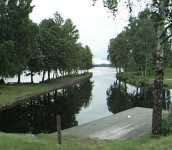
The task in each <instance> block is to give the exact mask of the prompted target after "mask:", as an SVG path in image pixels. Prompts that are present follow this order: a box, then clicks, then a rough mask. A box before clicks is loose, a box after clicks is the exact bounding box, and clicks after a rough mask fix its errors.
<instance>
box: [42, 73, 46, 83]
mask: <svg viewBox="0 0 172 150" xmlns="http://www.w3.org/2000/svg"><path fill="white" fill-rule="evenodd" d="M44 81H45V70H44V71H43V75H42V83H44Z"/></svg>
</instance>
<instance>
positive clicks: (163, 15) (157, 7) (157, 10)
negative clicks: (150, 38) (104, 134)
mask: <svg viewBox="0 0 172 150" xmlns="http://www.w3.org/2000/svg"><path fill="white" fill-rule="evenodd" d="M93 1H94V2H95V1H96V0H93ZM103 2H104V5H105V7H107V8H109V9H110V10H112V12H113V13H114V14H116V12H117V11H118V9H117V8H118V4H119V2H120V1H118V0H104V1H103ZM123 2H126V4H127V6H128V8H129V11H130V12H132V1H131V0H123ZM141 2H142V1H141ZM147 3H148V2H147ZM148 4H149V3H148ZM150 9H151V11H152V16H153V18H154V25H155V29H156V37H155V38H156V40H157V44H156V52H155V60H156V62H155V81H154V105H153V121H152V133H153V134H154V135H159V134H160V133H161V120H162V100H163V94H162V93H163V92H162V91H163V78H164V69H163V58H164V50H163V47H164V42H165V41H166V40H168V39H169V38H170V37H171V33H170V35H169V34H168V33H169V32H168V31H170V30H168V29H170V28H171V27H172V23H171V14H172V5H171V0H152V4H151V7H150Z"/></svg>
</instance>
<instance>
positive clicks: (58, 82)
mask: <svg viewBox="0 0 172 150" xmlns="http://www.w3.org/2000/svg"><path fill="white" fill-rule="evenodd" d="M91 76H92V74H91V73H87V74H83V75H72V76H66V77H61V78H59V79H53V80H50V81H48V82H46V83H40V84H19V85H18V84H16V85H0V107H2V106H4V105H10V104H13V103H15V102H19V101H22V100H24V99H28V98H30V97H33V96H34V97H36V96H39V95H42V94H44V93H49V92H50V91H53V90H58V89H61V88H66V87H68V86H71V85H74V84H77V83H80V82H81V81H82V80H85V79H87V78H90V77H91Z"/></svg>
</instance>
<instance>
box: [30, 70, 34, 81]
mask: <svg viewBox="0 0 172 150" xmlns="http://www.w3.org/2000/svg"><path fill="white" fill-rule="evenodd" d="M30 77H31V83H33V72H32V71H31V73H30Z"/></svg>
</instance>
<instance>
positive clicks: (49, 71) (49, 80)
mask: <svg viewBox="0 0 172 150" xmlns="http://www.w3.org/2000/svg"><path fill="white" fill-rule="evenodd" d="M50 73H51V72H50V70H48V81H50V78H51V77H50Z"/></svg>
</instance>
